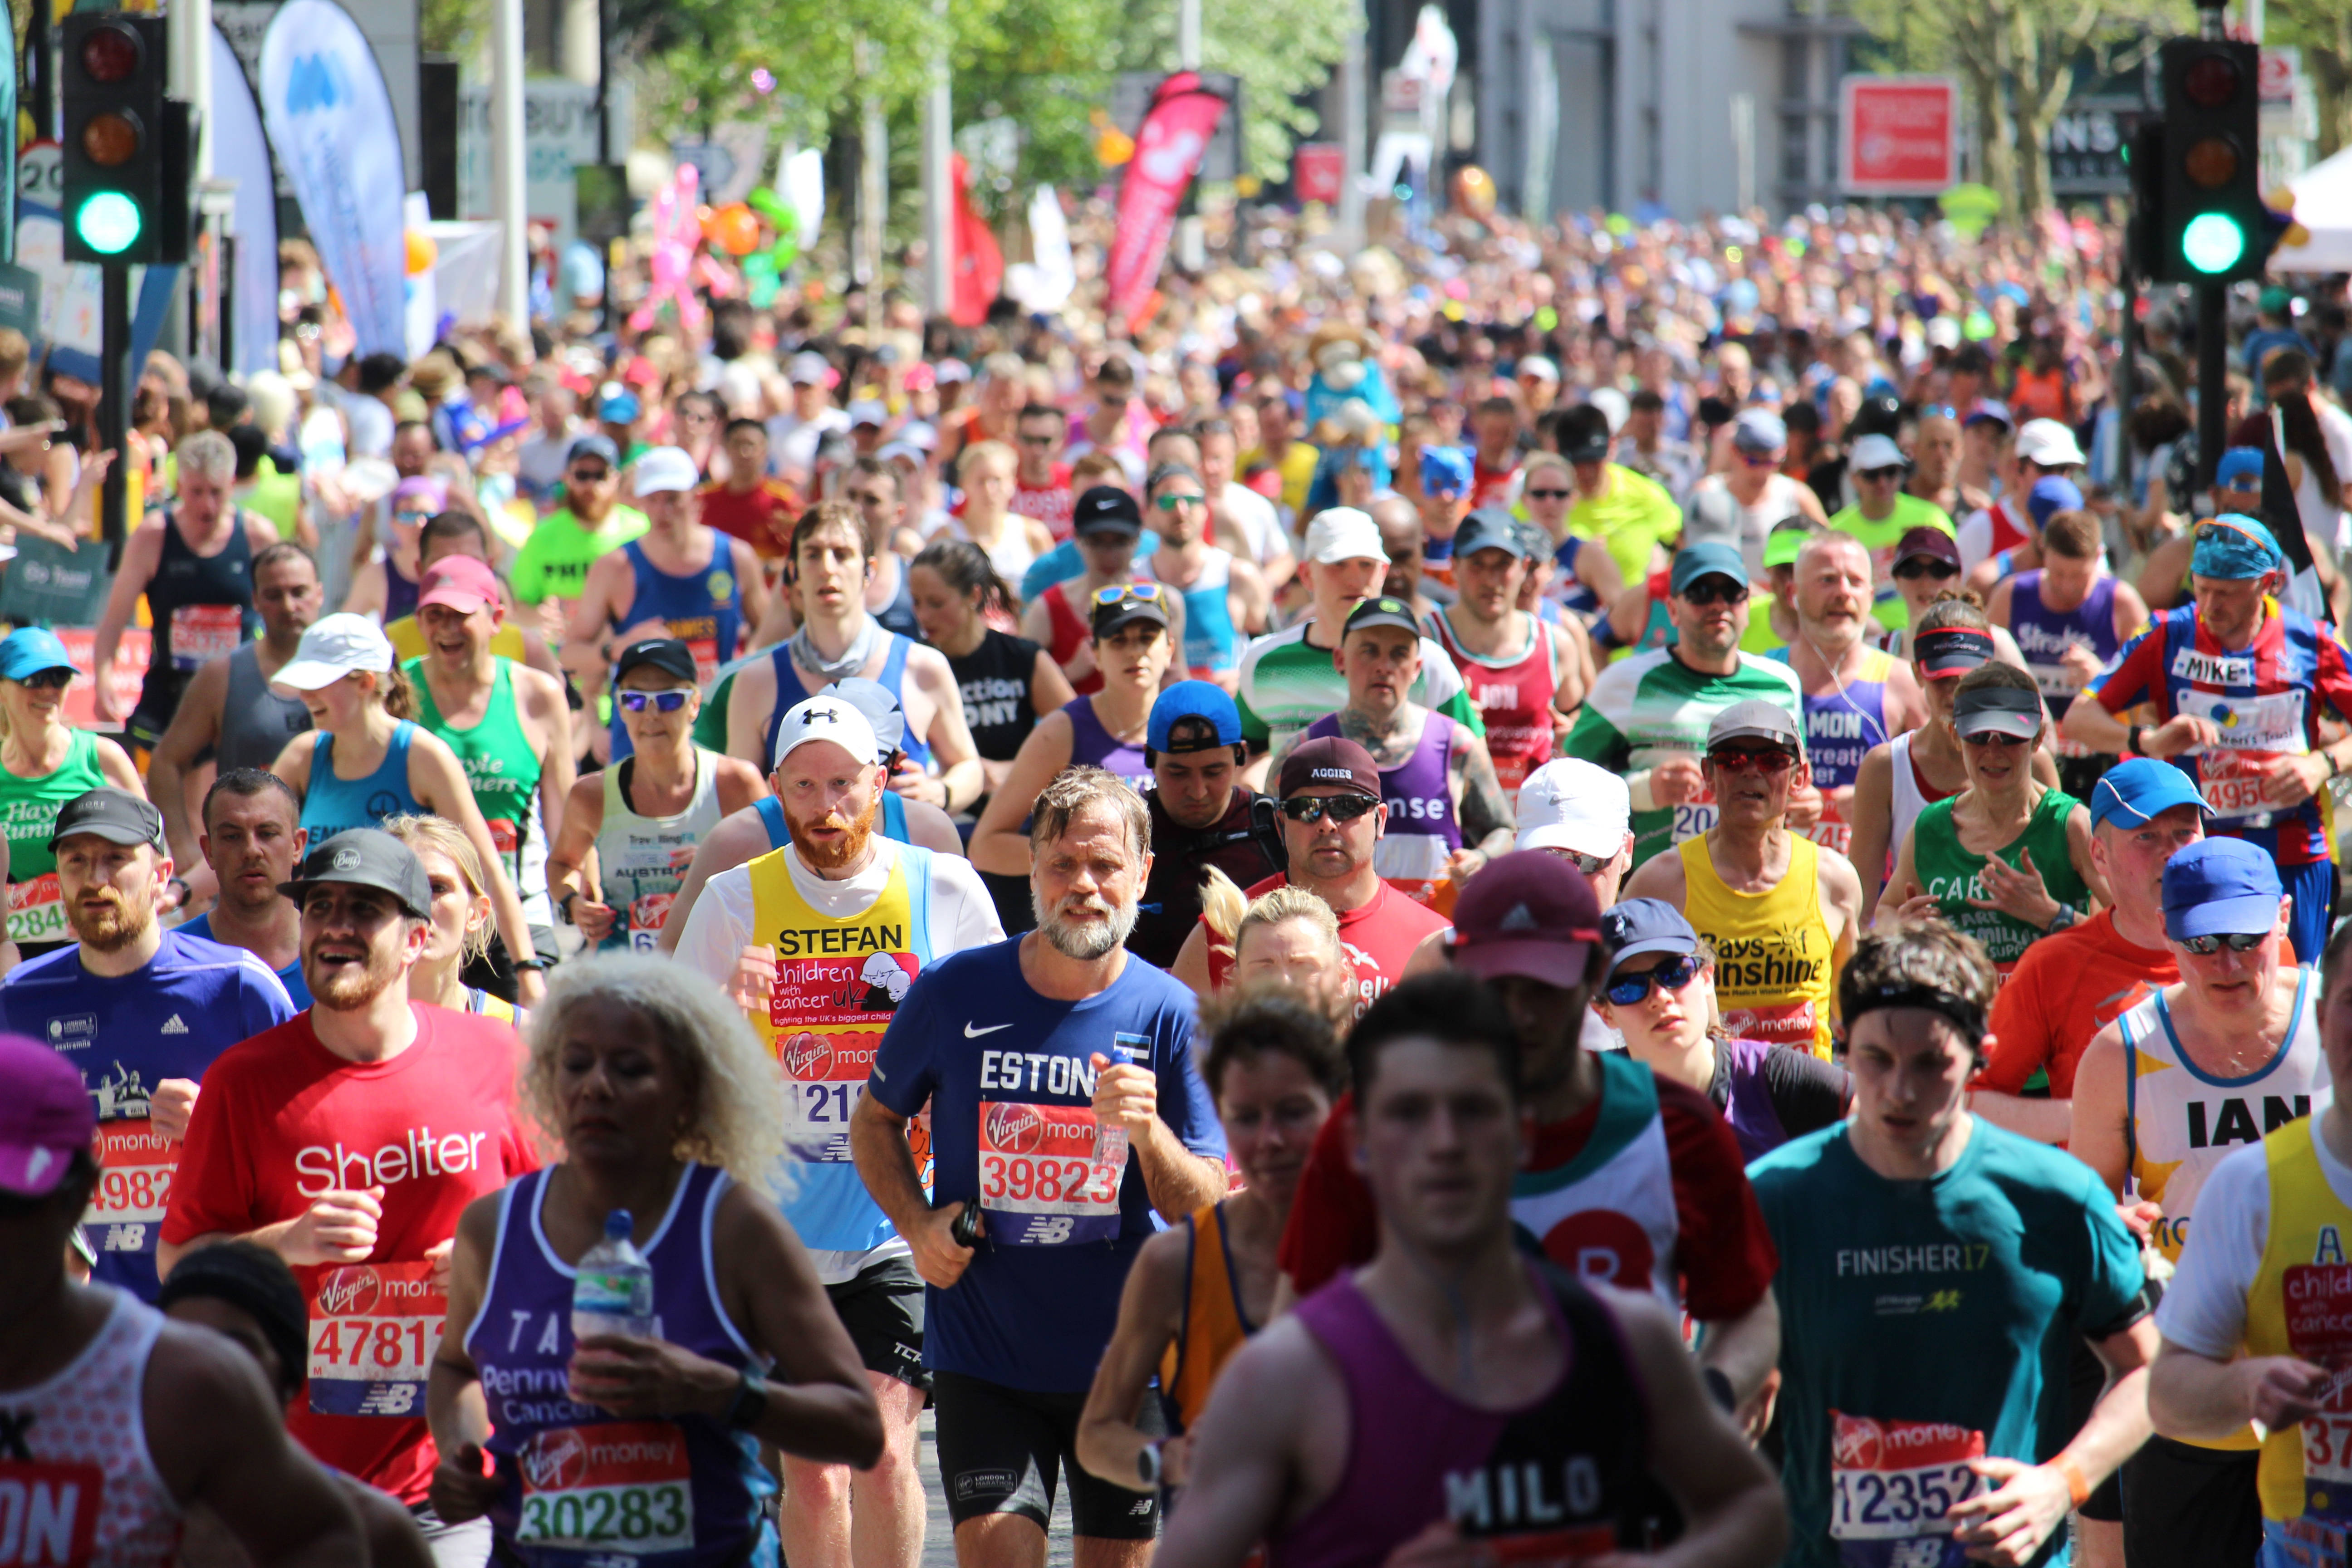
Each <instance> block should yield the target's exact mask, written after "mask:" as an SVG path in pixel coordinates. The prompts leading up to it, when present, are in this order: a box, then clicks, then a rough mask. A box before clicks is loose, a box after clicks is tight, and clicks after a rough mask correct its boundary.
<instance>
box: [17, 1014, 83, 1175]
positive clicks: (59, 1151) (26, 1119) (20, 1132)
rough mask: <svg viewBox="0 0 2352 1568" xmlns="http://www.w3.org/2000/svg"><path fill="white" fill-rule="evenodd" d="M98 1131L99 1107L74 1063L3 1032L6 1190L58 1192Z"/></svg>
mask: <svg viewBox="0 0 2352 1568" xmlns="http://www.w3.org/2000/svg"><path fill="white" fill-rule="evenodd" d="M97 1131H98V1109H97V1107H96V1106H94V1105H92V1104H91V1103H90V1098H89V1090H87V1089H84V1088H83V1087H82V1082H81V1074H80V1072H79V1071H78V1070H77V1069H76V1068H74V1066H73V1064H72V1063H70V1062H68V1061H67V1060H66V1059H65V1058H63V1057H61V1056H59V1055H58V1053H57V1052H55V1051H53V1050H51V1049H50V1048H49V1047H47V1046H45V1045H41V1044H40V1043H38V1042H37V1041H34V1040H28V1039H26V1038H25V1037H23V1036H21V1035H0V1192H9V1193H14V1194H16V1195H17V1196H18V1197H22V1198H37V1197H45V1196H47V1194H50V1193H52V1192H55V1191H56V1190H57V1186H58V1183H60V1182H62V1181H64V1180H65V1179H66V1173H67V1172H68V1171H70V1170H71V1169H72V1168H73V1157H74V1152H75V1151H77V1150H80V1149H87V1148H89V1144H90V1139H91V1138H92V1137H93V1136H94V1135H96V1133H97Z"/></svg>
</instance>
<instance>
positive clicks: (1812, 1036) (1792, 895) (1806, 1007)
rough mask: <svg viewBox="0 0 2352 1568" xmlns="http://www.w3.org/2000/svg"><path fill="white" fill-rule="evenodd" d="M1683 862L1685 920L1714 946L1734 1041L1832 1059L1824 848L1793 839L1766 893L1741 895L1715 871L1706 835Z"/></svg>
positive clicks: (1833, 980)
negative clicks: (1784, 871)
mask: <svg viewBox="0 0 2352 1568" xmlns="http://www.w3.org/2000/svg"><path fill="white" fill-rule="evenodd" d="M1675 853H1676V854H1677V855H1680V856H1681V857H1682V858H1683V886H1684V889H1685V892H1684V894H1683V916H1684V918H1685V919H1686V920H1688V921H1690V923H1691V929H1692V930H1694V931H1697V932H1698V934H1699V935H1701V936H1703V937H1705V938H1706V940H1707V941H1708V942H1711V943H1713V944H1714V947H1715V999H1716V1001H1717V1003H1719V1004H1720V1005H1722V1008H1723V1026H1724V1027H1725V1028H1727V1029H1728V1030H1730V1031H1731V1033H1732V1035H1733V1037H1736V1038H1741V1039H1750V1040H1765V1041H1769V1042H1771V1043H1774V1044H1778V1045H1788V1046H1794V1047H1798V1048H1799V1049H1801V1050H1809V1051H1811V1052H1812V1053H1813V1055H1815V1056H1817V1057H1819V1058H1822V1060H1823V1061H1827V1060H1828V1059H1829V1055H1830V998H1831V996H1832V994H1833V992H1834V989H1835V987H1836V984H1837V977H1836V976H1835V975H1834V974H1832V973H1831V970H1830V961H1831V951H1832V942H1831V941H1830V922H1829V921H1828V920H1827V919H1826V918H1824V916H1823V915H1822V895H1821V853H1822V852H1821V847H1820V846H1819V845H1817V844H1815V843H1813V842H1812V840H1811V839H1809V838H1804V837H1800V836H1798V835H1797V834H1794V833H1791V834H1790V835H1789V874H1788V875H1787V876H1785V877H1783V878H1781V879H1780V881H1779V882H1778V883H1777V884H1775V885H1774V886H1773V887H1772V888H1771V889H1769V891H1766V892H1761V893H1736V892H1734V891H1732V890H1731V889H1729V888H1727V887H1725V886H1724V884H1723V879H1722V878H1720V877H1718V876H1717V875H1716V874H1715V863H1714V862H1713V861H1712V860H1710V859H1708V858H1707V854H1706V837H1705V836H1703V835H1702V836H1701V837H1696V838H1686V839H1685V840H1683V842H1682V843H1680V844H1678V845H1676V846H1675Z"/></svg>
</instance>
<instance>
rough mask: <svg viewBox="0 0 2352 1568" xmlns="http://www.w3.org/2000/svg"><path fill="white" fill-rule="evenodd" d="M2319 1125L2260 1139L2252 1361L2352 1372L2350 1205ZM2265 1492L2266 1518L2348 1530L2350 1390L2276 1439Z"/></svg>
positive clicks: (2301, 1124) (2250, 1311)
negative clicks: (2322, 1159)
mask: <svg viewBox="0 0 2352 1568" xmlns="http://www.w3.org/2000/svg"><path fill="white" fill-rule="evenodd" d="M2319 1121H2320V1119H2319V1118H2318V1117H2317V1116H2307V1117H2304V1118H2302V1119H2301V1120H2299V1121H2291V1122H2289V1123H2288V1124H2287V1125H2286V1126H2284V1127H2282V1128H2280V1129H2279V1130H2278V1131H2275V1132H2273V1133H2272V1134H2271V1135H2270V1136H2269V1137H2267V1138H2265V1139H2263V1163H2264V1165H2265V1167H2266V1168H2267V1170H2268V1172H2269V1175H2270V1184H2271V1223H2270V1235H2269V1236H2268V1237H2266V1238H2265V1239H2264V1241H2263V1262H2262V1267H2261V1268H2259V1269H2257V1270H2256V1271H2255V1274H2254V1282H2253V1285H2252V1288H2251V1289H2248V1290H2247V1292H2246V1353H2247V1354H2248V1355H2249V1356H2273V1355H2294V1356H2301V1357H2303V1358H2304V1359H2305V1361H2309V1362H2314V1363H2317V1364H2319V1365H2322V1366H2326V1367H2329V1368H2331V1369H2340V1368H2344V1367H2352V1263H2347V1261H2346V1254H2345V1243H2346V1238H2347V1237H2352V1205H2347V1203H2346V1202H2345V1201H2344V1199H2343V1198H2341V1197H2339V1196H2337V1195H2336V1190H2335V1189H2334V1188H2333V1187H2331V1186H2329V1185H2328V1184H2327V1173H2326V1170H2325V1169H2324V1168H2323V1167H2322V1166H2321V1164H2320V1163H2319V1151H2318V1149H2317V1148H2316V1147H2315V1144H2316V1141H2317V1139H2318V1137H2319ZM2306 1481H2307V1482H2308V1483H2309V1484H2308V1486H2306V1485H2305V1483H2306ZM2260 1486H2261V1490H2262V1498H2263V1518H2265V1519H2277V1520H2299V1519H2302V1518H2303V1517H2304V1516H2305V1514H2314V1515H2319V1516H2322V1517H2323V1518H2324V1520H2325V1521H2326V1523H2327V1524H2329V1525H2332V1526H2333V1527H2335V1528H2336V1529H2337V1530H2341V1529H2343V1528H2344V1526H2345V1525H2346V1524H2347V1523H2352V1389H2347V1388H2341V1387H2339V1388H2337V1389H2336V1392H2335V1393H2334V1394H2331V1395H2330V1396H2329V1397H2328V1400H2327V1404H2326V1413H2325V1414H2324V1415H2315V1416H2313V1417H2312V1418H2311V1419H2310V1420H2308V1421H2305V1423H2303V1425H2302V1426H2292V1427H2289V1428H2287V1429H2286V1430H2284V1431H2281V1432H2273V1433H2272V1434H2271V1435H2270V1436H2269V1438H2268V1439H2267V1440H2265V1441H2264V1442H2263V1458H2262V1468H2261V1470H2260ZM2336 1550H2337V1552H2339V1553H2340V1552H2341V1551H2342V1548H2341V1546H2338V1547H2337V1549H2336ZM2337 1560H2338V1561H2341V1560H2342V1559H2341V1557H2340V1555H2339V1557H2338V1559H2337Z"/></svg>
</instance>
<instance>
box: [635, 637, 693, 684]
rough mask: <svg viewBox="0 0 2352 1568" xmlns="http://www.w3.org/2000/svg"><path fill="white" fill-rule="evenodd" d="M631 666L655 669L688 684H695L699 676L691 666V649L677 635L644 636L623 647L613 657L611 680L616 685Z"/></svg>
mask: <svg viewBox="0 0 2352 1568" xmlns="http://www.w3.org/2000/svg"><path fill="white" fill-rule="evenodd" d="M633 669H658V670H660V671H661V672H662V673H663V674H664V675H667V676H670V677H673V678H674V679H678V680H681V681H684V682H685V683H686V684H687V685H688V686H695V685H698V684H699V683H700V682H701V679H702V675H701V672H700V671H699V670H698V669H697V668H695V664H694V649H693V648H691V647H688V646H687V645H686V644H685V643H684V642H683V641H681V640H679V639H678V638H677V637H646V639H645V640H644V641H642V642H633V643H631V644H630V645H629V646H628V647H625V648H623V649H622V650H621V657H620V658H618V659H616V660H614V665H613V684H614V685H615V686H618V685H620V684H621V678H622V677H623V676H625V675H626V674H628V673H629V671H631V670H633Z"/></svg>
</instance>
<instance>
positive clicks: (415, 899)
mask: <svg viewBox="0 0 2352 1568" xmlns="http://www.w3.org/2000/svg"><path fill="white" fill-rule="evenodd" d="M335 882H339V883H341V884H343V885H344V886H346V887H352V888H373V889H376V890H377V891H378V892H383V893H390V894H391V895H392V896H393V897H394V898H395V899H398V900H400V907H401V908H402V909H404V910H407V911H408V912H409V913H410V914H412V915H415V917H416V918H417V919H418V920H430V919H432V918H433V883H432V880H431V879H429V878H428V877H426V876H425V863H424V862H423V861H421V860H419V859H418V858H416V851H415V850H414V849H411V848H410V847H408V846H407V845H405V844H403V843H402V842H401V841H400V840H399V839H397V838H394V837H393V836H392V835H391V834H389V833H386V832H385V831H383V829H382V828H380V827H347V828H345V829H344V830H343V831H342V832H341V833H338V834H336V835H335V836H334V837H332V838H330V839H328V840H327V841H326V842H325V843H324V844H321V845H320V846H319V847H317V848H315V849H312V850H311V851H310V854H308V855H306V856H304V857H303V858H302V863H301V864H300V865H299V866H297V867H295V868H294V879H293V880H292V881H290V882H280V883H278V891H279V892H281V893H283V894H285V895H286V896H287V897H288V898H289V899H291V900H294V901H295V902H296V903H297V904H299V903H300V902H301V901H302V899H303V897H304V895H306V894H307V893H309V892H310V889H312V888H316V887H320V886H322V885H325V884H327V883H335Z"/></svg>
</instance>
